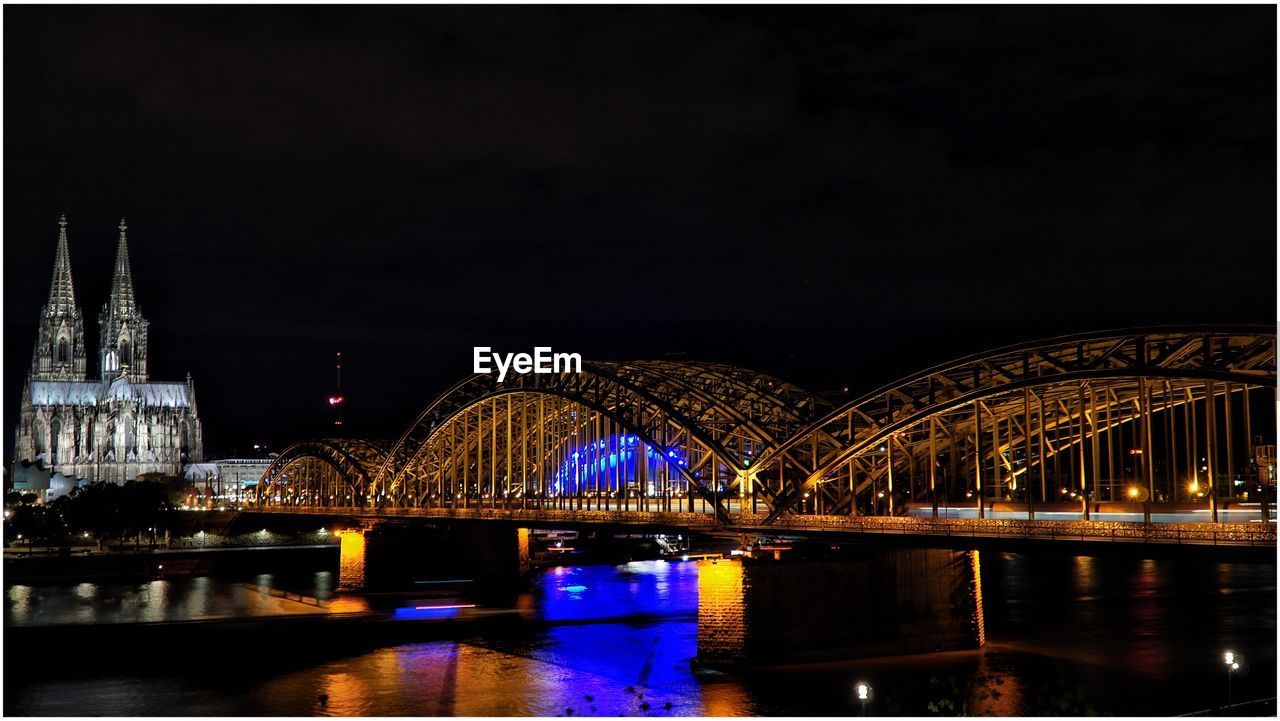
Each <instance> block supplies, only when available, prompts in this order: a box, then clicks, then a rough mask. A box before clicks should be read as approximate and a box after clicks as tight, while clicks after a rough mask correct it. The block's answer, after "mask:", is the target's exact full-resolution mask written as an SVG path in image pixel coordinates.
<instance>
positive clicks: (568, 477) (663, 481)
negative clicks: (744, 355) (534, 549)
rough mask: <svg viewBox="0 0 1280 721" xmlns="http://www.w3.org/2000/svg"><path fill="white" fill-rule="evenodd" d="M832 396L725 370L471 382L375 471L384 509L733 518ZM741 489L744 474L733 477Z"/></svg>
mask: <svg viewBox="0 0 1280 721" xmlns="http://www.w3.org/2000/svg"><path fill="white" fill-rule="evenodd" d="M827 408H828V404H827V403H826V402H825V401H824V400H822V399H821V398H819V397H817V396H815V395H812V394H810V393H807V392H806V391H804V390H802V389H800V388H797V387H796V386H792V385H790V384H787V383H784V382H782V381H780V380H778V379H776V378H773V377H770V376H767V375H764V374H761V373H756V372H752V371H747V370H743V369H739V368H732V367H728V366H722V365H713V364H699V363H674V362H667V361H639V362H631V363H586V364H584V367H583V372H582V373H577V374H555V375H548V374H526V375H522V376H518V377H516V378H514V379H512V380H510V381H508V382H507V383H498V382H497V381H496V379H495V378H494V377H493V376H491V375H477V376H472V377H470V378H467V379H466V380H464V381H462V382H461V383H459V384H457V385H455V386H454V387H453V388H451V389H450V390H449V391H447V392H446V393H444V394H442V395H441V396H440V397H439V398H437V399H436V400H435V401H434V402H433V403H432V404H431V405H429V406H428V407H427V409H426V410H425V411H423V413H422V414H420V415H419V417H418V418H417V419H416V420H415V421H414V423H413V424H412V425H411V426H410V427H409V428H408V429H406V431H405V432H404V434H402V436H401V437H400V439H399V440H398V441H397V442H396V443H395V444H394V445H393V446H392V448H391V450H390V452H389V453H388V455H387V457H386V459H385V461H384V463H383V464H382V466H381V467H380V468H379V469H378V471H377V473H375V474H374V475H373V479H372V480H373V486H374V488H375V489H376V491H375V496H374V500H375V501H376V502H377V503H379V504H385V505H392V506H410V507H418V506H422V505H428V506H435V505H438V504H443V503H454V504H460V505H462V506H464V507H471V506H472V505H479V506H482V507H483V506H486V505H496V506H501V507H520V508H528V507H529V506H530V504H531V503H532V504H534V506H535V507H538V508H543V507H551V508H559V509H564V508H566V507H571V506H572V507H577V508H588V507H589V508H603V509H619V510H631V509H644V510H649V509H663V510H672V509H679V508H689V509H690V510H693V508H694V507H695V506H697V505H700V506H701V508H702V509H703V510H705V511H708V512H715V513H716V514H717V515H718V516H720V517H721V518H722V520H726V521H727V520H728V514H729V509H728V507H727V505H726V504H725V503H724V497H723V494H724V493H725V488H726V482H725V479H736V478H737V477H738V476H739V475H740V472H741V470H742V469H744V468H746V467H748V466H749V465H750V463H751V459H752V458H753V457H754V456H757V455H760V454H762V453H767V452H768V451H769V450H770V449H772V448H775V447H777V446H779V445H780V444H781V443H782V441H783V440H784V439H785V438H786V437H787V436H789V435H790V434H792V433H794V432H796V431H797V430H799V429H801V428H804V427H805V426H806V425H808V424H809V423H811V422H812V421H813V419H815V418H817V417H819V415H820V414H821V413H822V412H825V411H826V410H827ZM728 485H730V486H732V481H730V482H729V484H728Z"/></svg>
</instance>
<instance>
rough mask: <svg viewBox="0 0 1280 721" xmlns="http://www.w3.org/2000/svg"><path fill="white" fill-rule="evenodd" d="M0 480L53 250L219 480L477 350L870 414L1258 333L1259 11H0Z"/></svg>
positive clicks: (402, 397)
mask: <svg viewBox="0 0 1280 721" xmlns="http://www.w3.org/2000/svg"><path fill="white" fill-rule="evenodd" d="M4 13H5V20H6V23H5V28H6V29H5V34H6V35H5V77H4V80H5V93H6V95H5V109H6V110H5V123H6V145H5V150H6V167H5V180H6V198H5V201H6V202H5V209H6V213H5V225H4V232H5V234H6V243H5V248H4V263H5V270H4V284H5V293H4V301H5V311H4V324H5V341H6V350H5V354H4V363H5V371H4V391H5V406H4V408H3V409H2V410H0V413H3V414H4V417H5V424H4V429H5V440H4V443H5V447H4V454H5V456H6V457H8V456H10V455H11V454H12V450H13V448H12V443H13V428H14V412H15V411H16V409H17V405H18V398H19V395H20V389H21V384H22V381H23V377H24V375H25V373H26V371H27V368H28V366H29V364H30V358H31V348H32V344H33V343H34V341H35V330H36V319H37V315H38V312H39V309H40V306H41V305H42V304H43V303H44V302H45V298H46V296H47V293H48V287H49V278H50V273H51V270H52V263H53V254H54V243H55V240H56V235H57V224H56V221H57V218H58V216H59V214H61V213H66V214H67V216H68V220H69V222H70V227H69V230H70V247H71V258H72V264H73V268H74V274H75V280H76V292H77V299H78V301H79V303H80V305H81V307H82V309H83V311H84V315H85V321H86V322H85V331H86V338H87V340H88V346H89V348H88V350H89V357H90V367H91V368H95V369H96V358H97V338H98V335H97V334H98V328H97V315H98V311H99V309H100V308H101V305H102V303H103V302H104V301H105V300H106V295H107V289H108V285H109V283H110V277H111V267H112V261H113V257H112V256H113V253H114V249H115V234H116V231H115V226H116V224H117V222H118V221H119V219H120V217H121V216H125V217H126V218H128V221H129V227H130V230H129V237H130V247H131V251H132V258H131V260H132V263H133V274H134V283H135V287H136V290H137V296H138V302H139V304H140V306H141V308H142V312H143V313H144V314H145V315H146V316H147V318H148V319H149V320H150V321H151V328H150V370H151V375H152V377H153V378H154V379H157V380H180V379H182V378H184V377H185V375H186V373H187V372H188V371H190V372H191V373H192V375H193V376H194V378H195V384H196V393H197V398H198V402H199V408H200V413H201V416H202V418H203V420H204V425H205V437H206V449H207V454H208V455H215V456H216V455H220V454H224V453H229V452H232V451H233V450H240V451H244V450H246V449H247V446H248V444H249V443H250V442H251V441H252V440H254V439H270V440H273V441H275V442H276V443H277V444H283V443H285V442H287V441H290V440H295V439H298V438H301V437H307V436H312V435H315V434H317V433H321V432H324V430H325V420H326V419H327V415H326V409H325V407H324V399H325V397H326V396H327V395H328V392H329V391H330V389H331V386H332V384H333V367H332V363H333V354H334V352H335V351H342V352H343V356H344V360H345V364H344V365H345V367H344V373H343V381H344V385H345V387H346V389H347V396H348V398H349V400H350V406H349V408H348V412H347V415H348V420H349V421H350V432H351V433H353V434H357V435H365V436H373V437H380V436H381V437H385V436H394V435H396V434H398V433H399V432H400V430H402V429H403V427H404V426H405V425H407V424H408V422H409V421H410V420H412V418H413V416H414V415H415V414H416V413H417V412H418V411H419V410H420V409H421V408H422V407H424V406H425V405H426V404H427V403H428V402H429V401H430V399H431V398H432V397H434V396H435V395H436V394H437V393H438V392H440V391H442V390H444V389H445V388H446V387H447V386H448V385H449V384H450V383H452V382H453V381H454V380H457V379H458V378H460V377H462V376H464V375H466V374H467V373H468V372H469V371H470V362H471V348H472V346H473V345H489V346H493V347H495V348H497V349H500V350H504V351H525V350H529V349H530V348H531V347H532V346H533V345H535V344H539V345H548V344H549V345H552V346H554V347H555V348H556V349H557V350H565V351H576V352H580V353H582V354H583V356H584V357H585V358H587V359H588V360H590V359H593V358H594V359H605V358H633V357H660V356H664V355H666V354H675V353H681V354H684V355H683V356H681V357H687V358H691V359H705V360H716V361H724V362H730V363H736V364H740V365H745V366H749V367H755V368H758V369H760V370H762V371H767V372H770V373H773V374H775V375H779V376H781V377H784V378H786V379H788V380H792V381H795V382H797V383H800V384H802V385H807V386H810V387H813V388H816V389H826V388H832V387H838V386H841V385H846V384H847V385H849V386H850V387H851V388H852V389H853V390H854V391H857V390H866V389H870V388H872V387H875V386H878V385H881V384H882V383H885V382H887V381H890V380H892V379H894V378H896V377H899V376H902V375H905V374H908V373H910V372H913V371H915V370H917V369H920V368H923V367H925V366H928V365H931V364H933V363H937V362H940V361H944V360H947V359H949V358H952V357H957V356H961V355H964V354H967V353H970V352H974V351H978V350H981V349H984V348H989V347H993V346H997V345H1004V344H1007V343H1011V342H1016V341H1020V340H1027V339H1032V338H1036V337H1042V336H1049V335H1059V334H1062V333H1067V332H1072V331H1078V330H1089V329H1102V328H1113V327H1122V326H1128V325H1136V324H1156V323H1187V322H1262V323H1273V322H1275V320H1276V319H1275V317H1274V315H1275V310H1274V309H1275V305H1274V303H1275V295H1276V276H1275V267H1276V226H1275V219H1276V205H1275V197H1276V175H1275V157H1276V147H1275V137H1276V126H1275V121H1276V119H1275V107H1276V96H1275V87H1276V84H1275V81H1276V78H1275V57H1276V47H1275V32H1274V28H1275V19H1276V18H1275V13H1276V9H1275V8H1274V7H1268V6H1243V7H1226V8H1211V7H1151V6H1143V7H977V8H960V7H948V8H920V7H915V8H913V7H892V8H880V7H845V8H840V7H823V8H804V9H796V8H789V9H779V8H770V7H751V8H727V7H717V8H697V7H630V8H626V7H615V8H592V7H569V8H560V7H507V8H501V9H498V8H482V7H464V8H458V7H379V8H360V9H355V8H342V7H323V8H302V7H289V8H282V7H265V6H263V7H249V6H243V7H220V8H210V7H184V8H167V7H154V6H134V7H114V8H113V7H34V6H16V7H6V8H5V9H4Z"/></svg>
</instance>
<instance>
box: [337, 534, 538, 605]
mask: <svg viewBox="0 0 1280 721" xmlns="http://www.w3.org/2000/svg"><path fill="white" fill-rule="evenodd" d="M339 535H340V536H341V539H342V541H341V557H340V560H339V580H338V590H339V591H368V590H408V589H413V588H415V587H419V588H420V587H421V586H420V584H421V583H422V582H429V581H466V582H470V583H473V584H476V585H477V586H479V585H501V584H509V583H512V582H514V581H516V580H518V579H519V578H520V576H521V574H522V573H523V572H526V571H527V570H528V568H529V551H528V548H529V540H528V538H529V534H528V530H527V529H523V528H516V527H513V526H509V525H506V524H494V523H452V524H450V523H441V524H430V525H429V524H412V525H411V524H401V523H395V522H390V521H388V522H381V521H376V522H367V523H365V524H364V526H363V527H360V528H353V529H348V530H345V531H341V532H340V534H339Z"/></svg>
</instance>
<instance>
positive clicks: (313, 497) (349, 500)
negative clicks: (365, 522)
mask: <svg viewBox="0 0 1280 721" xmlns="http://www.w3.org/2000/svg"><path fill="white" fill-rule="evenodd" d="M386 446H387V443H386V442H381V441H367V440H361V439H345V438H324V439H319V440H313V441H302V442H300V443H294V444H293V445H291V446H289V447H288V448H285V449H284V450H283V451H281V452H280V453H279V454H278V455H277V456H276V457H275V459H274V460H272V461H271V464H270V465H269V466H267V470H266V472H265V473H263V475H262V479H261V480H260V481H259V482H258V492H257V498H258V503H259V504H260V505H277V506H286V507H287V506H297V505H305V506H310V507H343V506H346V507H359V506H363V505H365V503H366V501H367V498H368V496H369V488H370V486H371V484H370V478H371V472H372V471H373V470H376V469H377V467H378V466H379V465H380V464H381V463H382V461H383V459H384V458H385V457H386V454H387V451H386Z"/></svg>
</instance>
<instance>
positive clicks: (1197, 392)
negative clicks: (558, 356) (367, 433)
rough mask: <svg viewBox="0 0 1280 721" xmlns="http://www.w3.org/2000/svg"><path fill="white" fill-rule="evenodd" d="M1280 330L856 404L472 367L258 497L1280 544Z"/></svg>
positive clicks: (721, 380) (1022, 359)
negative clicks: (402, 415)
mask: <svg viewBox="0 0 1280 721" xmlns="http://www.w3.org/2000/svg"><path fill="white" fill-rule="evenodd" d="M1275 331H1276V329H1275V328H1274V327H1269V326H1232V325H1227V326H1177V327H1152V328H1139V329H1126V330H1121V331H1108V332H1102V333H1092V334H1080V335H1072V336H1064V337H1060V338H1053V339H1049V340H1044V341H1038V342H1031V343H1022V344H1019V345H1013V346H1008V347H1005V348H999V349H996V350H993V351H990V352H987V353H981V354H978V355H973V356H969V357H966V358H960V359H958V360H955V361H953V362H950V363H945V364H943V365H939V366H935V367H933V368H928V369H925V370H922V371H919V372H917V373H914V374H911V375H908V376H906V377H904V378H901V379H899V380H896V381H894V382H892V383H889V384H887V385H884V386H882V387H880V388H877V389H875V390H873V391H871V392H869V393H866V394H864V395H862V396H860V397H856V398H849V399H847V400H844V401H842V402H833V401H832V400H830V399H829V397H826V396H820V395H817V394H815V393H811V392H808V391H806V390H805V389H803V388H800V387H797V386H795V385H792V384H791V383H788V382H786V381H785V380H783V379H779V378H774V377H771V376H769V375H766V374H763V373H758V372H755V371H751V370H746V369H743V368H737V367H732V366H727V365H719V364H714V363H693V362H674V361H635V362H585V363H584V364H583V367H582V372H581V373H566V374H522V375H517V376H515V377H509V378H508V379H507V381H506V382H505V383H499V382H497V380H496V377H495V376H494V375H477V376H472V377H470V378H467V379H465V380H463V381H461V382H460V383H458V384H457V385H455V386H454V387H452V388H450V389H448V390H447V391H445V392H444V393H442V394H441V395H440V396H439V397H438V398H436V399H435V400H434V401H433V402H431V403H430V404H429V405H428V406H427V407H426V409H425V410H423V411H422V413H421V414H420V415H419V416H418V417H417V418H416V419H415V420H414V421H413V422H412V423H411V424H410V425H409V427H408V428H406V429H405V431H404V433H403V434H401V436H400V437H399V438H398V439H395V440H394V441H385V442H384V441H376V440H360V439H323V440H314V441H307V442H302V443H297V444H294V445H293V446H290V447H289V448H287V449H285V450H284V451H283V452H282V453H280V455H279V456H277V457H276V459H275V461H274V462H273V463H272V465H271V466H270V468H269V469H268V471H267V472H266V474H265V475H264V476H263V478H262V480H261V481H260V482H259V484H258V487H257V495H256V501H255V506H256V508H257V510H260V511H277V512H285V513H299V512H301V513H324V512H330V513H335V514H336V513H343V514H355V515H371V516H427V517H438V516H443V517H456V518H467V517H469V518H477V519H481V518H493V519H507V520H532V521H537V520H542V521H553V522H554V521H565V522H570V521H571V522H574V523H588V522H592V521H601V522H610V523H627V522H637V523H646V522H648V523H652V522H664V523H671V524H673V525H677V526H684V527H690V528H717V529H726V528H742V529H744V530H745V529H755V530H759V529H765V528H777V529H810V530H815V529H833V530H835V529H846V530H849V531H858V532H881V533H885V532H888V533H895V532H896V533H932V534H936V533H947V534H953V533H966V532H968V533H974V534H980V533H986V532H992V533H1016V534H1023V535H1047V536H1063V535H1065V536H1070V535H1074V534H1079V535H1080V536H1081V537H1082V538H1083V537H1086V536H1091V535H1100V536H1101V535H1109V536H1110V538H1111V539H1116V538H1117V537H1121V538H1128V537H1132V538H1141V539H1142V540H1144V541H1153V540H1156V541H1158V540H1168V539H1173V538H1175V537H1176V538H1177V539H1178V540H1180V541H1181V540H1193V539H1196V538H1209V536H1208V535H1206V534H1210V533H1211V534H1213V538H1214V539H1215V540H1217V539H1245V538H1247V539H1249V542H1251V543H1252V542H1258V541H1262V542H1268V543H1274V538H1275V535H1274V529H1275V526H1274V522H1273V521H1271V520H1270V508H1269V503H1274V493H1275V431H1276V416H1275V410H1276V332H1275ZM1117 534H1119V535H1118V536H1117ZM1197 534H1199V535H1197Z"/></svg>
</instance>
